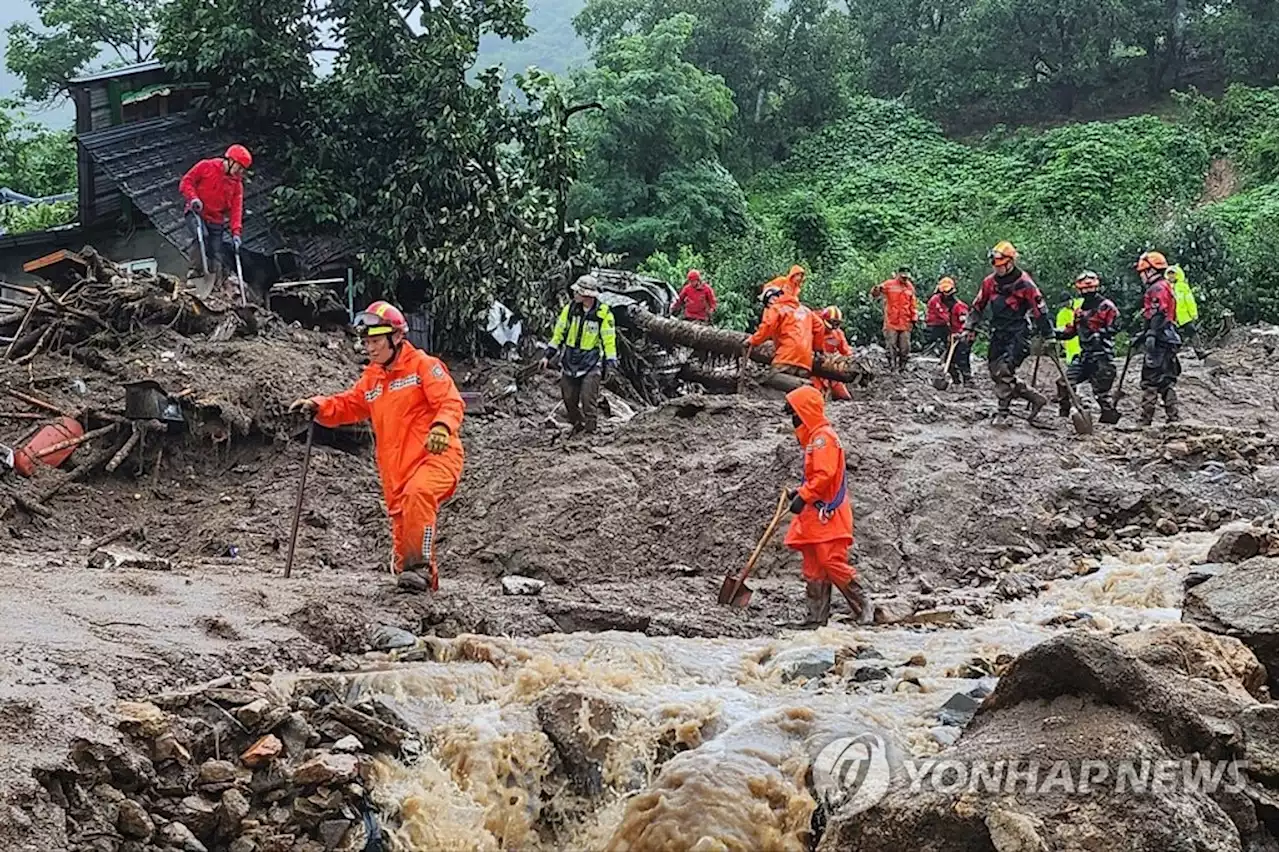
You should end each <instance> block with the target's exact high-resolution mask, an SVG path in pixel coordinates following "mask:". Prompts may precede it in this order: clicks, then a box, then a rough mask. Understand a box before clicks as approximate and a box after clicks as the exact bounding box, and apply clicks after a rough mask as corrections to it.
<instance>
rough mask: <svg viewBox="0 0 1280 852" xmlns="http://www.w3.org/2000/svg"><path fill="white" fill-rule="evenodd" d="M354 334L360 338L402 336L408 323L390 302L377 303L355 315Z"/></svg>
mask: <svg viewBox="0 0 1280 852" xmlns="http://www.w3.org/2000/svg"><path fill="white" fill-rule="evenodd" d="M355 329H356V334H358V335H360V336H361V337H374V336H375V335H379V334H404V333H405V332H406V331H408V330H409V323H407V322H406V321H405V318H404V314H402V313H401V312H400V309H399V308H397V307H396V306H395V305H393V304H391V303H390V302H383V301H377V302H374V303H373V304H372V305H370V306H369V307H367V308H365V309H364V310H363V311H361V312H360V313H358V314H356V321H355Z"/></svg>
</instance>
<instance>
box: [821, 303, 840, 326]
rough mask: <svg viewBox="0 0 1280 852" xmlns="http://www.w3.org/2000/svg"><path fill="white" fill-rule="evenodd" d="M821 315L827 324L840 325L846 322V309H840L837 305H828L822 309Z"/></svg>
mask: <svg viewBox="0 0 1280 852" xmlns="http://www.w3.org/2000/svg"><path fill="white" fill-rule="evenodd" d="M819 316H821V317H822V321H823V322H825V323H826V324H827V325H839V324H840V323H842V322H844V311H842V310H840V309H839V308H837V307H836V306H835V305H827V306H826V307H825V308H823V309H822V313H820V314H819Z"/></svg>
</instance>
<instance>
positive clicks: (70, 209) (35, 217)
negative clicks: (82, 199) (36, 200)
mask: <svg viewBox="0 0 1280 852" xmlns="http://www.w3.org/2000/svg"><path fill="white" fill-rule="evenodd" d="M75 220H76V203H75V202H74V201H52V202H48V203H44V204H27V205H25V206H23V205H19V204H0V233H5V234H22V233H26V232H27V231H44V230H47V229H49V228H55V227H57V226H58V225H66V224H69V223H71V222H74V221H75Z"/></svg>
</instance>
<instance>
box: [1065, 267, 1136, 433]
mask: <svg viewBox="0 0 1280 852" xmlns="http://www.w3.org/2000/svg"><path fill="white" fill-rule="evenodd" d="M1076 292H1077V293H1079V294H1080V306H1079V307H1077V308H1076V309H1075V316H1074V317H1073V318H1072V320H1071V322H1069V323H1067V327H1066V328H1064V329H1062V330H1061V331H1057V332H1055V333H1054V335H1055V336H1056V337H1057V339H1058V340H1070V339H1071V338H1073V337H1075V338H1079V340H1080V354H1079V355H1078V356H1077V357H1075V358H1073V359H1072V360H1071V363H1070V364H1068V365H1067V370H1066V373H1067V380H1066V381H1065V382H1064V381H1063V380H1062V379H1058V413H1059V414H1060V415H1062V416H1063V417H1069V416H1070V415H1071V394H1070V392H1069V391H1068V387H1067V386H1068V384H1070V386H1071V387H1075V386H1076V385H1078V384H1080V383H1081V382H1088V383H1089V384H1090V386H1091V387H1092V388H1093V398H1094V399H1096V400H1097V401H1098V406H1099V407H1100V408H1101V409H1102V411H1103V413H1106V412H1108V411H1110V410H1111V409H1112V405H1111V385H1112V384H1113V383H1114V382H1115V380H1116V365H1115V361H1114V358H1115V336H1116V331H1117V328H1116V323H1117V322H1118V321H1119V319H1120V312H1119V311H1117V310H1116V306H1115V304H1114V303H1113V302H1112V301H1111V300H1110V299H1104V298H1103V297H1102V281H1101V280H1100V279H1099V278H1098V274H1097V273H1096V272H1090V271H1089V270H1087V269H1086V270H1085V271H1084V272H1081V273H1080V274H1079V275H1077V276H1076Z"/></svg>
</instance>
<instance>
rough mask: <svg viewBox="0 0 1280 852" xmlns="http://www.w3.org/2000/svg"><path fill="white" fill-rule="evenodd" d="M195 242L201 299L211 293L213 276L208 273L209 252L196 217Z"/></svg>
mask: <svg viewBox="0 0 1280 852" xmlns="http://www.w3.org/2000/svg"><path fill="white" fill-rule="evenodd" d="M196 241H197V242H199V243H200V274H201V282H202V285H203V286H202V287H201V290H202V297H203V296H204V295H208V294H209V293H211V292H213V283H214V282H213V276H212V275H210V273H209V252H208V251H207V250H206V249H205V245H204V222H201V221H200V217H199V216H196Z"/></svg>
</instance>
